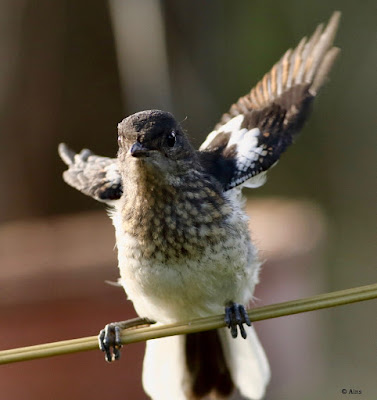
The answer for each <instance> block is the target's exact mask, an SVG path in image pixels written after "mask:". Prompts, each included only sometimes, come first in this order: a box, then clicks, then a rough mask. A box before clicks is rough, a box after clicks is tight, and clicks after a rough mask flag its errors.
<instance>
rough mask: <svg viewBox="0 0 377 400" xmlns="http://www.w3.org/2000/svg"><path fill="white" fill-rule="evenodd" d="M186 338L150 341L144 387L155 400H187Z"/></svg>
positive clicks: (176, 337)
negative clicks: (185, 379) (185, 380)
mask: <svg viewBox="0 0 377 400" xmlns="http://www.w3.org/2000/svg"><path fill="white" fill-rule="evenodd" d="M184 340H185V338H184V336H170V337H166V338H161V339H153V340H148V342H147V347H146V349H145V356H144V364H143V386H144V390H145V391H146V393H147V394H148V395H149V396H150V397H151V398H152V399H153V400H172V399H174V400H186V399H187V397H186V395H185V387H186V385H185V382H184V378H185V369H186V366H185V355H184V346H183V344H184Z"/></svg>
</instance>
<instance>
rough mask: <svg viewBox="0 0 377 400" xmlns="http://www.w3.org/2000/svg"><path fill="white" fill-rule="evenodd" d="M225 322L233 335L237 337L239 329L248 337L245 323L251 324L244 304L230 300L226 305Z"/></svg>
mask: <svg viewBox="0 0 377 400" xmlns="http://www.w3.org/2000/svg"><path fill="white" fill-rule="evenodd" d="M225 323H226V326H227V327H228V328H229V329H230V333H231V334H232V337H234V338H236V337H237V335H238V329H237V327H238V328H239V330H240V333H241V336H242V337H243V338H244V339H246V336H247V335H246V331H245V328H244V326H243V324H246V325H248V326H251V322H250V319H249V316H248V314H247V312H246V309H245V307H244V306H243V305H242V304H237V303H234V302H229V303H228V305H227V306H226V307H225Z"/></svg>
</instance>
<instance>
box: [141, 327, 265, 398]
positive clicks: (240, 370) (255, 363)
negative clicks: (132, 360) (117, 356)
mask: <svg viewBox="0 0 377 400" xmlns="http://www.w3.org/2000/svg"><path fill="white" fill-rule="evenodd" d="M246 329H247V339H246V340H244V339H242V338H241V337H239V338H237V339H233V338H232V337H231V335H230V333H229V332H228V331H227V329H225V328H224V329H219V330H217V331H208V332H200V333H193V334H189V335H186V336H172V337H167V338H162V339H154V340H150V341H148V342H147V348H146V353H145V358H144V369H143V385H144V389H145V391H146V392H147V393H148V394H149V395H150V396H151V398H152V399H153V400H172V399H174V400H187V399H201V398H203V397H205V396H207V395H209V394H211V395H212V396H214V397H215V398H217V397H219V398H227V397H228V396H230V395H231V393H232V392H233V389H234V388H237V389H238V390H239V391H240V392H241V394H242V395H243V396H245V397H246V398H247V399H261V398H263V396H264V393H265V389H266V386H267V384H268V381H269V379H270V369H269V365H268V361H267V358H266V355H265V353H264V351H263V348H262V346H261V344H260V342H259V340H258V337H257V335H256V333H255V331H254V329H253V327H246Z"/></svg>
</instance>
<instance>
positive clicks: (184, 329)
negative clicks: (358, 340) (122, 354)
mask: <svg viewBox="0 0 377 400" xmlns="http://www.w3.org/2000/svg"><path fill="white" fill-rule="evenodd" d="M376 298H377V284H373V285H367V286H361V287H357V288H353V289H346V290H340V291H337V292H332V293H326V294H321V295H318V296H313V297H309V298H305V299H300V300H294V301H287V302H284V303H279V304H273V305H270V306H265V307H259V308H255V309H252V310H250V311H249V316H250V319H251V321H261V320H265V319H270V318H278V317H282V316H284V315H292V314H298V313H303V312H307V311H314V310H320V309H323V308H329V307H336V306H340V305H344V304H350V303H355V302H358V301H365V300H371V299H376ZM224 326H225V324H224V316H223V315H216V316H212V317H207V318H198V319H195V320H191V321H186V322H180V323H175V324H170V325H160V326H156V325H153V326H150V327H140V328H135V329H129V330H125V331H123V332H122V342H123V344H130V343H135V342H141V341H144V340H150V339H156V338H160V337H165V336H172V335H180V334H186V333H193V332H200V331H205V330H210V329H217V328H222V327H224ZM95 349H98V341H97V336H90V337H85V338H80V339H72V340H64V341H61V342H54V343H46V344H40V345H35V346H29V347H20V348H16V349H10V350H3V351H0V364H9V363H14V362H20V361H27V360H34V359H37V358H44V357H52V356H57V355H62V354H69V353H76V352H80V351H88V350H95Z"/></svg>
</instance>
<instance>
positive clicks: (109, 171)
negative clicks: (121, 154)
mask: <svg viewBox="0 0 377 400" xmlns="http://www.w3.org/2000/svg"><path fill="white" fill-rule="evenodd" d="M58 151H59V155H60V157H61V159H62V160H63V161H64V163H65V164H67V165H68V169H67V170H66V171H64V173H63V179H64V181H65V182H66V183H68V185H70V186H72V187H74V188H75V189H77V190H79V191H80V192H82V193H84V194H86V195H87V196H90V197H93V198H94V199H95V200H98V201H102V202H104V203H111V202H112V201H113V200H118V199H119V198H120V197H121V195H122V180H121V175H120V173H119V170H118V163H117V159H116V158H108V157H100V156H96V155H95V154H93V153H92V152H91V151H90V150H88V149H83V150H81V152H80V153H79V154H76V153H74V152H73V151H72V150H71V149H69V148H68V147H67V146H66V145H65V144H64V143H60V145H59V148H58Z"/></svg>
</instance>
